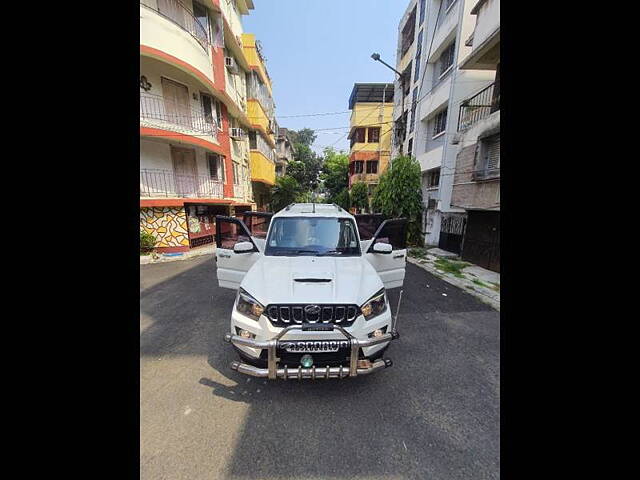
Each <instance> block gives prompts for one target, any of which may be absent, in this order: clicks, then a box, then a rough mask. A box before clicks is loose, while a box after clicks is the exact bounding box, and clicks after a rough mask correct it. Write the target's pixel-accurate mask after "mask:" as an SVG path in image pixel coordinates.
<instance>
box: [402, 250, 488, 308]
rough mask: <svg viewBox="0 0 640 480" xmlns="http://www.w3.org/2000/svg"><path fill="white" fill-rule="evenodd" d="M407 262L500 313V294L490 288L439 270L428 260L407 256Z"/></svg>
mask: <svg viewBox="0 0 640 480" xmlns="http://www.w3.org/2000/svg"><path fill="white" fill-rule="evenodd" d="M407 261H408V262H409V263H411V264H413V265H415V266H417V267H420V268H422V269H423V270H426V271H427V272H429V273H431V274H433V275H436V276H437V277H439V278H441V279H442V280H444V281H445V282H447V283H450V284H451V285H454V286H456V287H458V288H460V289H462V290H464V291H465V292H467V293H468V294H469V295H473V296H474V297H476V298H478V299H479V300H481V301H482V302H484V303H486V304H487V305H490V306H492V307H493V308H495V309H496V310H497V311H500V293H499V292H494V291H492V290H490V289H488V288H484V287H481V286H479V285H476V284H475V283H473V282H472V281H471V280H467V279H465V278H458V277H455V276H453V275H451V274H449V273H447V272H443V271H442V270H438V269H437V268H436V267H435V266H433V265H432V264H430V263H429V262H428V261H427V260H423V261H420V260H418V259H416V258H411V257H409V256H407ZM463 273H464V271H463Z"/></svg>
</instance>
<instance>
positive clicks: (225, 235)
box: [216, 215, 262, 290]
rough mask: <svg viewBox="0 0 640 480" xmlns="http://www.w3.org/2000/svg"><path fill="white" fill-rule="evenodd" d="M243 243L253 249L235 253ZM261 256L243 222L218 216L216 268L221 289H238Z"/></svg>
mask: <svg viewBox="0 0 640 480" xmlns="http://www.w3.org/2000/svg"><path fill="white" fill-rule="evenodd" d="M242 242H250V243H251V244H252V245H253V249H250V250H246V251H243V252H236V251H234V249H235V247H236V245H237V244H239V243H242ZM261 255H262V253H260V251H259V250H258V247H257V246H256V244H255V242H254V241H253V240H252V239H251V234H250V233H249V230H247V227H246V226H245V224H244V223H243V222H242V220H239V219H237V218H233V217H223V216H221V215H217V216H216V266H217V275H218V285H220V287H223V288H231V289H234V290H236V289H238V288H239V287H240V282H242V279H243V278H244V276H245V275H246V273H247V272H248V271H249V269H250V268H251V267H252V266H253V264H254V263H256V262H257V261H258V259H259V258H260V256H261Z"/></svg>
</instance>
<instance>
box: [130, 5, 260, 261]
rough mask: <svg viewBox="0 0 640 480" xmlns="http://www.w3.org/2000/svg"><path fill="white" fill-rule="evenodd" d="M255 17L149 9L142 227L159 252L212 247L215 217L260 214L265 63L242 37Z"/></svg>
mask: <svg viewBox="0 0 640 480" xmlns="http://www.w3.org/2000/svg"><path fill="white" fill-rule="evenodd" d="M253 8H254V5H253V0H224V1H221V0H202V1H201V2H198V1H196V0H182V1H178V0H141V2H140V227H141V229H144V230H146V231H147V232H149V233H151V234H153V235H154V236H155V237H156V239H157V244H156V248H157V250H159V251H165V252H172V251H184V250H188V249H190V248H194V247H197V246H200V245H203V244H207V243H212V242H213V235H214V233H215V224H214V223H215V215H217V214H223V215H237V214H239V213H241V212H242V211H246V210H251V209H253V208H255V207H256V204H255V196H254V194H253V189H252V180H253V178H252V171H253V168H252V165H251V157H250V145H249V137H248V135H247V131H249V130H251V129H252V128H253V123H254V119H252V118H251V113H250V110H249V106H248V103H249V99H248V94H247V93H248V85H247V78H248V76H249V75H250V74H252V73H253V72H254V68H255V61H254V59H253V58H252V57H251V56H250V55H247V54H246V49H245V44H244V43H243V35H245V34H244V33H243V31H242V16H243V15H248V14H249V12H250V10H252V9H253ZM254 43H255V41H254ZM267 180H268V178H267Z"/></svg>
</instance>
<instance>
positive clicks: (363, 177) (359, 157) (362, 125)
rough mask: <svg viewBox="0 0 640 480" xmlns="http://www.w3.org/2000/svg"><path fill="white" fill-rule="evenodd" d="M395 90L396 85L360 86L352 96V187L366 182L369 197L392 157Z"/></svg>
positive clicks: (356, 85) (363, 84) (356, 87)
mask: <svg viewBox="0 0 640 480" xmlns="http://www.w3.org/2000/svg"><path fill="white" fill-rule="evenodd" d="M393 89H394V85H393V83H356V84H354V86H353V90H352V91H351V96H350V97H349V110H351V121H350V127H351V128H350V130H349V136H348V138H349V139H350V141H351V149H350V155H349V188H351V185H353V184H354V183H355V182H364V183H366V184H367V185H368V188H369V197H371V195H372V193H373V190H374V189H375V187H376V185H377V184H378V179H379V177H380V174H381V173H382V172H384V171H385V170H386V169H387V167H388V166H389V161H390V158H391V136H392V131H393V121H392V113H393Z"/></svg>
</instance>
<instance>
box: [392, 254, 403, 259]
mask: <svg viewBox="0 0 640 480" xmlns="http://www.w3.org/2000/svg"><path fill="white" fill-rule="evenodd" d="M393 258H404V254H402V253H401V254H400V255H394V256H393Z"/></svg>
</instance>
